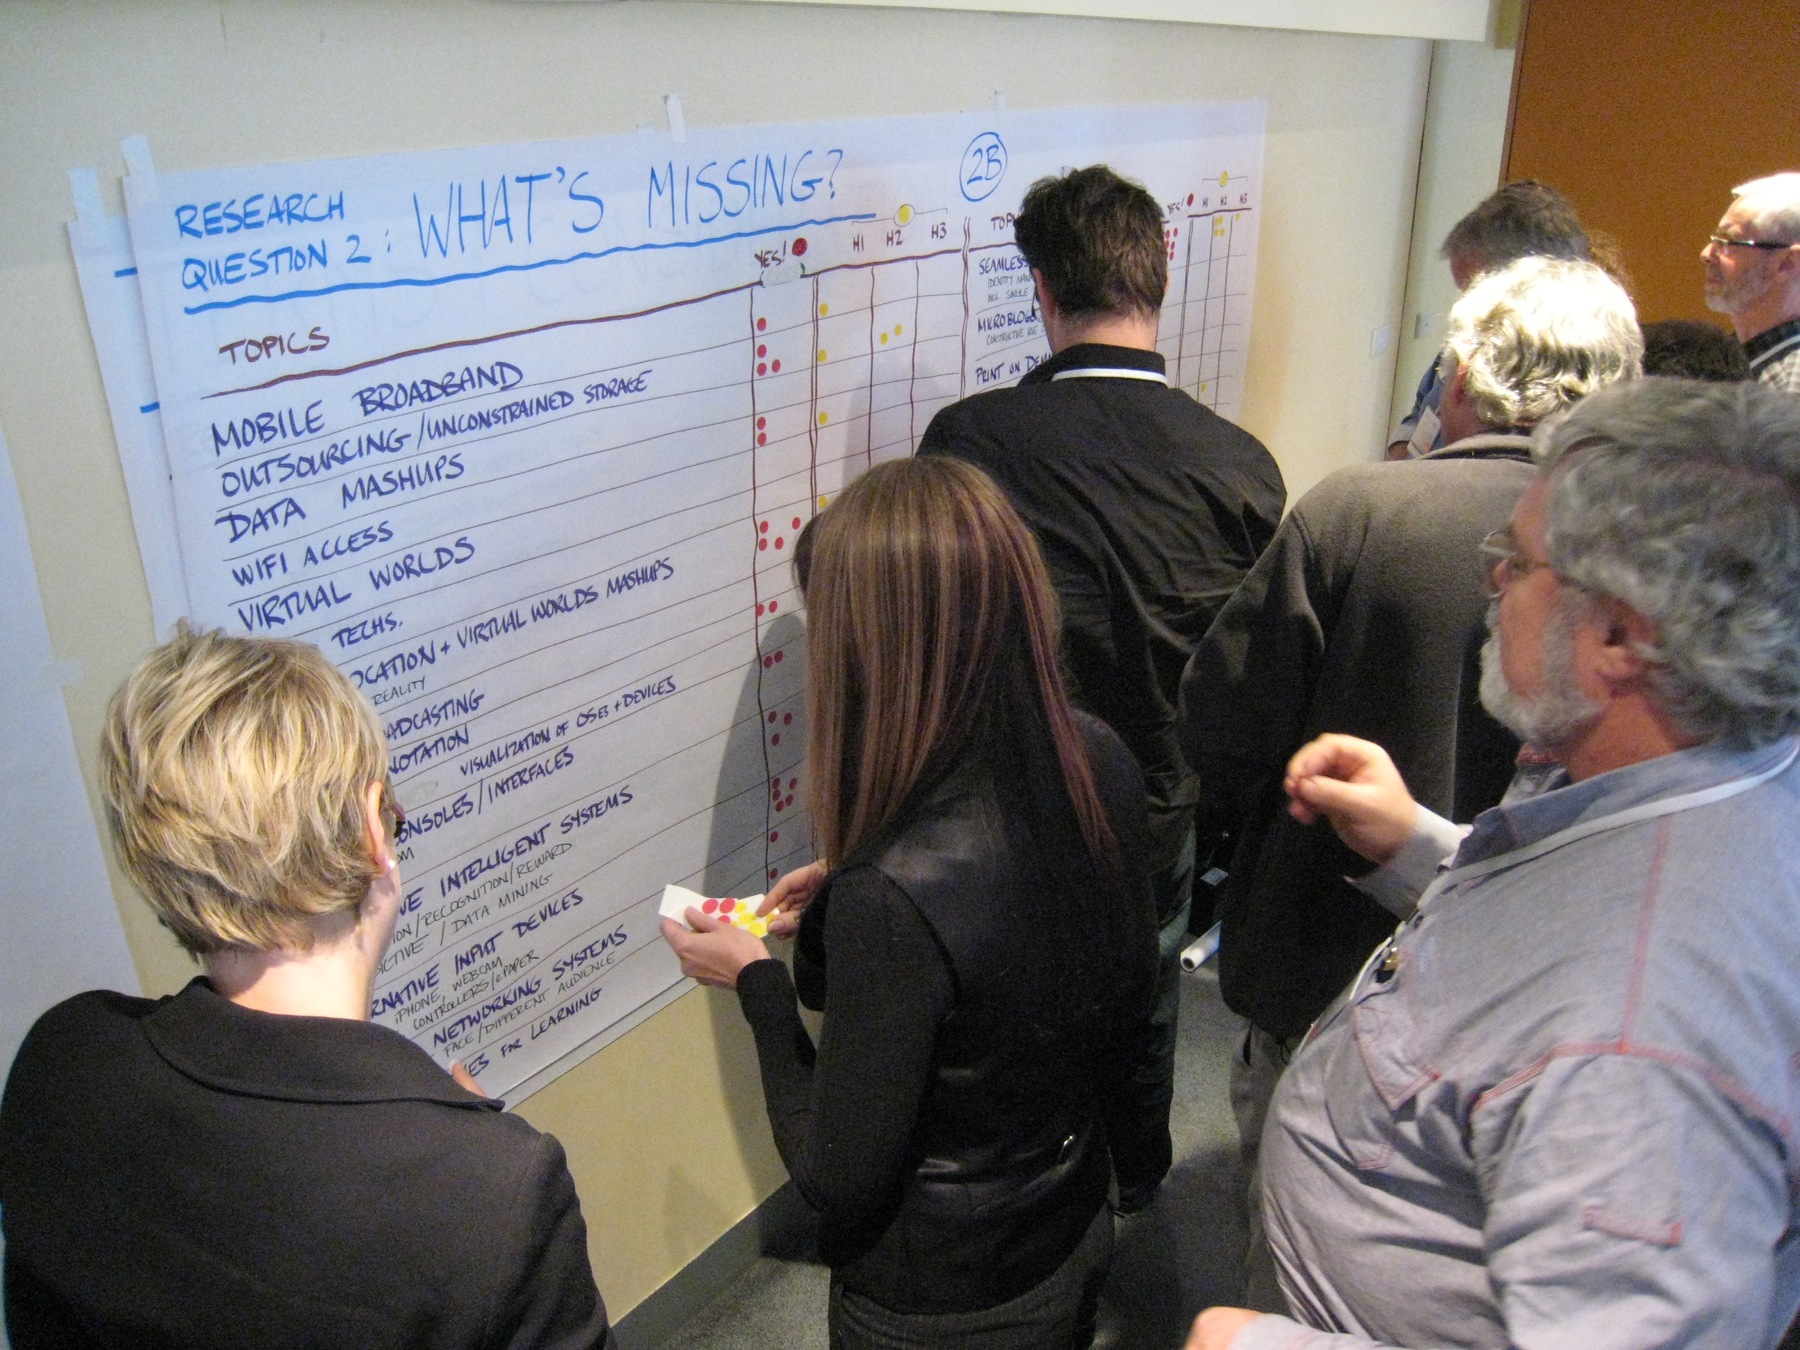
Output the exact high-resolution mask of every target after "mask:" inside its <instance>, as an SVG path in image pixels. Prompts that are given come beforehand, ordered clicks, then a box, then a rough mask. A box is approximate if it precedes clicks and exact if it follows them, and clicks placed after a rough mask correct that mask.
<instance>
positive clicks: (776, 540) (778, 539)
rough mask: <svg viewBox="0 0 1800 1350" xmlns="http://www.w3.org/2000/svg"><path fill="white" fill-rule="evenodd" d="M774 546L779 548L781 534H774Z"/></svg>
mask: <svg viewBox="0 0 1800 1350" xmlns="http://www.w3.org/2000/svg"><path fill="white" fill-rule="evenodd" d="M775 547H776V548H780V547H781V536H780V535H776V536H775Z"/></svg>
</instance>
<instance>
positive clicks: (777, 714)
mask: <svg viewBox="0 0 1800 1350" xmlns="http://www.w3.org/2000/svg"><path fill="white" fill-rule="evenodd" d="M779 716H781V714H780V713H770V714H769V721H770V722H774V720H775V719H776V718H777V717H779Z"/></svg>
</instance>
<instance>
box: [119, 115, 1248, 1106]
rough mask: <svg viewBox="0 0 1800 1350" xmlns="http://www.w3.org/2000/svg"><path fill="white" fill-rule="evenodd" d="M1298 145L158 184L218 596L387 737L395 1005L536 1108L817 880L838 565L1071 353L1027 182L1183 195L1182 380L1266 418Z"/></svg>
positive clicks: (179, 387) (1208, 144)
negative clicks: (780, 889) (1279, 254)
mask: <svg viewBox="0 0 1800 1350" xmlns="http://www.w3.org/2000/svg"><path fill="white" fill-rule="evenodd" d="M1261 136H1262V110H1261V107H1260V105H1256V104H1245V105H1222V106H1207V107H1173V108H1135V109H1116V110H1107V111H1061V112H1040V113H1013V114H1002V113H992V114H986V115H980V116H946V117H918V118H905V119H891V120H880V121H860V122H848V123H821V124H812V125H790V126H768V127H743V128H730V129H724V130H716V131H707V132H702V133H695V134H691V135H688V136H686V137H685V138H671V137H666V136H652V135H647V134H640V135H636V136H617V137H608V138H601V139H594V140H586V141H570V142H547V143H542V144H531V145H516V146H502V147H494V148H486V149H475V150H456V151H441V152H427V153H416V154H406V155H393V156H384V157H379V158H369V159H353V160H336V161H327V162H320V163H312V164H285V165H266V166H260V167H255V168H245V169H222V170H210V171H205V172H191V173H176V174H163V175H160V176H156V177H152V176H150V175H149V174H147V173H139V174H136V175H134V176H133V177H131V178H128V179H127V200H128V203H129V207H130V224H131V239H132V245H133V248H134V250H135V255H136V256H135V261H136V265H137V268H138V282H139V285H140V287H141V290H142V294H143V303H144V307H145V312H146V319H147V328H148V333H149V341H150V346H151V355H152V358H153V364H154V368H155V375H156V384H157V392H158V394H159V396H160V402H161V409H160V412H161V418H162V423H163V430H164V435H165V438H166V444H167V455H168V464H169V471H170V474H171V475H172V483H173V495H174V502H175V512H176V526H177V531H178V534H179V540H180V550H179V551H180V554H181V558H182V566H183V569H184V572H185V578H186V585H187V592H188V596H189V600H190V603H191V605H192V608H193V612H194V614H195V616H196V617H197V618H198V619H200V620H201V621H203V622H205V623H208V624H217V625H222V626H224V627H225V628H227V629H230V630H232V631H235V632H244V633H269V634H277V635H281V636H286V637H297V638H303V639H305V640H308V641H311V642H315V643H317V644H318V645H319V646H320V647H322V648H323V649H324V650H325V651H327V652H328V653H329V654H330V655H331V657H332V659H333V660H334V661H336V662H337V663H338V664H339V665H340V666H341V667H342V668H343V669H344V670H345V671H346V672H347V673H348V674H349V676H350V678H351V679H352V680H354V681H355V682H356V683H357V684H358V685H359V686H360V687H361V688H362V689H363V690H364V691H365V692H366V693H367V694H368V696H369V698H370V699H371V700H372V701H373V703H374V704H375V707H376V709H377V711H378V713H379V714H380V717H381V720H382V723H383V725H384V726H385V728H386V731H387V735H388V739H389V743H390V746H391V750H392V769H393V774H394V778H395V781H396V786H397V790H398V794H399V797H400V800H401V802H402V804H403V805H404V806H405V808H406V812H407V816H408V823H407V825H406V827H405V830H404V849H403V853H402V859H403V862H402V867H403V872H404V875H405V877H406V879H407V883H408V884H407V891H406V912H405V914H404V915H403V917H402V919H401V922H400V928H399V932H398V933H397V934H396V937H395V941H394V946H393V948H392V950H391V951H390V952H389V954H388V957H387V960H386V962H385V964H384V967H383V970H382V975H381V979H380V983H379V986H378V989H377V993H376V1015H377V1018H378V1020H380V1021H382V1022H384V1023H386V1024H388V1025H390V1026H393V1027H396V1028H398V1029H399V1030H400V1031H401V1032H403V1033H404V1034H405V1035H407V1036H408V1037H410V1038H412V1039H413V1040H414V1041H416V1042H417V1043H419V1044H420V1045H422V1046H424V1047H425V1048H427V1049H428V1050H429V1051H430V1052H431V1053H432V1054H434V1055H436V1056H437V1057H438V1058H439V1059H441V1060H444V1061H449V1060H451V1059H462V1060H464V1061H465V1062H466V1063H468V1064H469V1066H470V1067H471V1069H473V1070H474V1071H475V1073H476V1074H477V1076H478V1077H479V1078H480V1080H481V1081H482V1082H483V1084H484V1085H485V1086H486V1087H487V1088H488V1089H489V1090H490V1091H492V1092H494V1093H496V1094H501V1093H505V1094H508V1095H510V1096H513V1097H514V1098H517V1097H518V1096H520V1095H522V1094H523V1093H524V1092H528V1091H530V1090H532V1089H533V1088H534V1087H536V1086H538V1085H539V1084H541V1083H542V1082H543V1081H546V1079H547V1078H548V1077H549V1076H551V1075H553V1074H554V1073H556V1072H559V1071H560V1070H561V1069H563V1068H566V1067H567V1066H568V1065H569V1064H570V1063H572V1062H574V1061H575V1059H577V1058H579V1057H580V1056H581V1055H583V1054H585V1053H591V1051H592V1049H593V1048H595V1047H596V1046H597V1045H599V1044H601V1043H603V1042H604V1039H605V1038H606V1037H607V1036H609V1035H614V1034H617V1033H618V1031H619V1030H621V1029H623V1028H624V1027H625V1026H628V1025H630V1024H631V1023H632V1022H633V1021H634V1020H636V1019H637V1018H639V1017H641V1016H642V1015H644V1014H645V1012H646V1011H647V1010H648V1009H650V1008H653V1007H655V1006H659V1005H660V1002H662V1001H666V1000H667V998H669V997H672V996H673V995H674V994H675V993H677V992H679V990H680V988H681V982H680V978H679V975H678V972H677V970H676V966H675V962H674V960H673V959H672V957H671V956H670V954H669V953H668V952H667V951H666V950H665V948H664V945H663V943H662V942H661V941H660V940H659V937H658V933H657V926H656V916H655V910H656V897H657V895H658V893H659V892H660V890H661V888H662V886H663V884H664V883H665V882H670V881H674V882H680V883H683V884H685V885H688V886H691V887H693V888H695V889H697V890H701V891H704V892H707V893H709V894H713V895H741V894H747V893H752V892H758V891H761V890H763V889H765V888H766V886H767V885H768V883H769V881H770V880H771V879H772V878H773V877H775V876H776V875H777V874H778V873H780V872H782V871H784V870H786V869H787V868H789V867H791V866H794V865H797V864H798V863H800V862H803V861H806V860H807V859H808V858H809V857H810V842H809V838H808V834H807V830H806V826H805V823H804V811H803V804H804V801H805V796H806V783H805V779H804V773H803V765H802V749H803V746H804V742H805V733H806V727H805V719H804V716H803V710H802V709H803V705H802V697H801V695H802V684H803V680H802V675H803V668H804V664H805V644H804V628H803V625H802V621H801V616H800V614H799V613H798V611H799V604H798V597H797V595H796V594H795V590H794V583H793V578H792V575H791V569H790V568H789V566H788V559H789V558H790V557H791V554H792V548H793V543H794V539H795V536H796V535H797V534H798V532H799V530H800V529H801V527H802V526H803V525H804V524H805V522H806V521H807V519H808V518H810V517H811V516H812V514H813V513H814V512H815V511H816V510H818V509H819V507H821V506H822V505H824V504H825V503H826V502H828V501H829V500H830V499H831V497H832V496H833V494H835V493H836V492H837V491H838V490H839V489H840V488H841V487H842V486H843V485H844V484H845V483H846V482H847V481H849V480H850V479H851V478H853V477H854V476H855V475H856V474H857V473H859V472H861V471H862V470H863V469H865V468H867V467H868V466H869V465H871V464H873V463H876V462H878V461H880V460H882V459H886V458H891V457H895V456H902V455H907V454H910V453H911V452H912V449H913V447H914V445H915V444H916V442H917V439H918V437H919V435H920V433H921V432H923V430H924V428H925V425H926V423H927V422H928V421H929V419H930V417H931V415H932V413H933V412H935V411H936V410H937V409H938V408H940V407H942V406H943V405H944V404H946V403H947V402H949V401H951V400H953V399H956V398H958V397H961V396H963V395H965V394H970V393H973V392H976V391H978V390H982V389H990V388H997V387H1000V386H1003V385H1006V384H1010V383H1012V382H1013V381H1015V380H1017V379H1018V378H1019V377H1020V376H1021V375H1022V374H1023V373H1024V372H1025V371H1027V370H1029V369H1030V368H1031V366H1032V365H1033V364H1035V363H1036V362H1037V361H1039V360H1041V359H1042V358H1043V356H1044V355H1045V354H1046V349H1045V347H1044V344H1043V338H1042V335H1041V333H1040V331H1039V329H1038V326H1037V323H1036V320H1035V315H1034V310H1033V303H1032V289H1031V278H1030V273H1029V271H1028V270H1027V269H1026V268H1025V267H1024V265H1023V262H1022V260H1021V259H1020V257H1019V256H1018V253H1017V251H1016V250H1015V249H1014V248H1013V246H1012V243H1011V240H1012V214H1011V213H1012V212H1013V211H1014V209H1015V208H1016V207H1017V205H1018V202H1019V200H1020V197H1021V196H1022V194H1023V192H1024V189H1025V188H1026V187H1027V186H1028V185H1029V184H1030V183H1031V181H1032V180H1033V179H1034V178H1036V177H1038V176H1041V175H1043V174H1047V173H1055V172H1059V171H1061V170H1063V169H1065V168H1066V167H1068V166H1070V165H1073V164H1083V163H1089V162H1094V161H1106V162H1108V163H1111V164H1112V165H1114V166H1115V167H1117V168H1118V169H1120V170H1121V171H1122V172H1124V173H1126V174H1127V175H1130V176H1132V177H1135V178H1138V179H1139V180H1141V181H1143V182H1144V183H1145V184H1146V185H1147V186H1149V188H1150V189H1151V191H1152V192H1153V193H1154V194H1155V195H1156V196H1157V198H1158V200H1159V201H1161V202H1163V203H1164V204H1165V207H1166V226H1165V233H1166V237H1167V243H1168V249H1169V257H1170V260H1171V286H1170V291H1169V298H1168V302H1167V305H1166V307H1165V311H1164V317H1163V324H1162V330H1161V339H1162V341H1161V345H1162V349H1163V351H1164V352H1165V353H1166V354H1167V356H1168V357H1169V361H1170V371H1171V376H1172V378H1173V379H1174V380H1175V381H1177V382H1179V383H1180V384H1181V385H1183V386H1184V387H1186V388H1187V389H1189V390H1190V391H1191V392H1193V393H1194V394H1195V395H1196V397H1198V398H1199V399H1201V400H1202V401H1203V402H1205V403H1208V404H1210V405H1212V406H1214V407H1217V408H1218V409H1219V410H1220V411H1222V412H1225V413H1226V414H1228V415H1229V414H1230V413H1232V412H1233V411H1235V408H1236V404H1237V400H1238V397H1239V392H1240V389H1241V385H1242V375H1243V365H1244V349H1245V343H1246V337H1247V332H1248V319H1249V312H1250V292H1251V281H1252V277H1253V275H1254V270H1255V252H1256V227H1255V222H1256V207H1257V193H1258V189H1259V186H1260V183H1259V175H1260V170H1261V152H1262V144H1261Z"/></svg>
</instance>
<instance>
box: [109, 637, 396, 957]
mask: <svg viewBox="0 0 1800 1350" xmlns="http://www.w3.org/2000/svg"><path fill="white" fill-rule="evenodd" d="M386 760H387V747H386V744H385V742H384V740H383V737H382V734H381V728H380V726H379V725H378V724H377V722H376V720H375V715H374V710H373V709H371V708H370V707H369V705H368V704H367V703H365V702H364V701H363V698H362V696H361V695H360V694H358V693H357V692H356V690H355V689H354V688H352V687H351V685H350V682H349V681H348V680H346V679H345V678H344V677H343V675H342V674H340V673H339V672H338V670H337V669H336V668H335V667H334V666H333V665H332V664H331V663H330V662H329V661H328V660H326V658H325V656H324V655H323V654H322V653H321V652H320V651H319V650H318V648H316V647H313V646H310V645H308V644H306V643H301V642H284V641H277V640H274V639H270V638H248V637H231V636H229V635H228V634H226V633H223V632H218V631H214V632H195V631H194V630H193V629H191V628H190V627H189V626H188V625H187V623H186V622H185V621H183V622H182V623H181V624H180V625H179V626H178V628H177V630H176V634H175V637H174V638H173V639H172V640H170V641H169V642H167V643H165V644H164V645H163V646H161V647H158V648H157V649H156V650H155V651H153V652H151V653H150V655H148V656H147V657H145V658H144V659H143V661H141V662H140V663H139V664H138V667H137V669H135V670H133V671H132V672H131V674H130V675H129V676H128V677H127V678H126V680H125V683H124V684H123V685H121V686H120V687H119V691H118V692H117V693H116V694H114V695H113V698H112V702H111V703H110V704H109V705H108V707H107V713H106V725H105V728H104V729H103V731H102V733H101V741H100V788H101V794H102V796H103V797H104V799H105V802H106V815H107V824H108V825H109V827H110V828H111V831H112V837H113V844H114V846H115V848H116V849H117V851H118V855H119V862H120V864H121V865H122V866H123V867H124V869H125V871H126V872H127V874H129V875H130V877H131V879H132V880H133V881H134V882H136V883H137V885H138V887H139V889H141V890H142V891H143V893H144V895H145V897H146V898H147V899H148V900H149V902H150V907H151V908H152V909H153V910H154V911H155V912H156V917H157V918H158V919H160V920H161V921H162V923H163V924H164V926H166V927H167V928H168V929H169V930H170V931H171V932H173V933H174V934H175V937H176V939H177V940H178V941H179V942H180V943H181V945H182V946H183V947H185V948H186V949H187V950H188V951H190V952H192V953H194V954H196V955H202V954H205V953H208V952H216V951H220V950H223V949H225V948H232V947H238V948H251V949H254V950H258V951H274V950H280V949H285V950H291V951H305V950H307V949H308V948H309V947H310V946H311V945H312V936H313V927H312V920H314V919H317V918H319V917H322V916H325V915H330V914H337V913H341V912H345V911H353V910H355V909H357V908H358V907H359V906H360V905H361V903H362V901H363V898H364V896H365V895H366V894H367V893H368V889H369V883H370V882H371V881H373V880H374V879H375V877H376V876H377V874H378V872H377V868H376V866H375V863H374V861H373V859H371V858H370V856H369V851H368V847H367V844H366V842H365V840H366V818H365V816H364V813H363V794H364V791H365V789H366V788H367V786H368V784H370V783H380V784H382V786H383V791H384V794H385V793H387V792H388V771H387V763H386Z"/></svg>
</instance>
